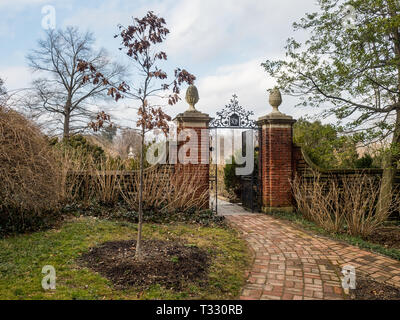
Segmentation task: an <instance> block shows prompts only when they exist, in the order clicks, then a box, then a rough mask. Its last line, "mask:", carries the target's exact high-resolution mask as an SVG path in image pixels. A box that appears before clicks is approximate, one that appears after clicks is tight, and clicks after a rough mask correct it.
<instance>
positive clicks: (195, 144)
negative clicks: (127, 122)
mask: <svg viewBox="0 0 400 320" xmlns="http://www.w3.org/2000/svg"><path fill="white" fill-rule="evenodd" d="M196 97H197V99H196ZM198 100H199V99H198V93H197V89H196V87H194V86H190V87H189V88H188V91H187V93H186V101H187V102H188V103H189V105H190V108H189V110H187V111H185V112H184V113H180V114H178V115H177V116H176V118H175V119H174V121H175V123H176V125H177V127H178V137H179V134H181V135H182V136H181V138H183V137H185V136H186V134H187V135H188V136H187V137H186V141H178V142H177V153H178V154H177V157H176V159H177V164H176V165H175V169H176V172H179V173H180V174H184V175H189V176H190V175H194V174H196V177H197V179H198V185H199V186H200V188H199V191H198V192H199V193H203V192H207V191H208V190H209V178H210V161H209V156H210V155H209V152H210V139H209V129H208V125H209V123H210V120H211V118H210V117H209V115H208V114H205V113H202V112H200V111H197V110H196V109H195V108H194V105H195V104H196V103H197V101H198ZM185 129H186V130H185ZM182 148H185V149H182ZM189 149H190V150H189ZM186 150H187V151H186ZM180 153H181V154H185V159H179V158H180V157H179V154H180ZM205 207H206V208H209V201H207V204H206V205H205Z"/></svg>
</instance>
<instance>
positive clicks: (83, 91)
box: [27, 27, 125, 138]
mask: <svg viewBox="0 0 400 320" xmlns="http://www.w3.org/2000/svg"><path fill="white" fill-rule="evenodd" d="M94 41H95V39H94V36H93V34H92V33H89V32H86V33H81V32H80V31H79V30H78V29H77V28H76V27H68V28H66V29H65V30H58V31H54V30H52V31H49V32H47V34H46V37H45V39H41V40H39V41H38V48H37V49H35V50H32V52H31V53H30V54H29V55H28V56H27V59H28V63H29V66H30V67H31V68H32V69H33V70H34V71H35V72H38V73H39V76H40V78H38V79H35V80H34V81H33V89H32V90H33V92H32V95H30V99H29V101H28V102H27V106H28V108H29V109H30V111H31V113H32V115H33V116H34V117H36V118H38V119H39V121H40V120H45V121H46V123H47V124H48V125H53V127H54V128H55V129H57V130H60V131H61V130H62V133H63V137H64V138H68V136H69V135H70V134H71V133H74V132H76V131H82V130H84V129H85V128H87V124H88V122H89V121H90V120H92V119H93V118H95V115H96V114H97V112H98V111H99V110H97V107H96V105H95V103H96V102H99V101H101V100H102V99H105V98H106V97H107V94H106V93H107V92H106V90H107V89H106V88H105V87H104V86H103V84H102V83H96V84H95V85H89V84H88V83H85V82H84V81H82V79H83V77H84V75H83V74H82V73H80V72H78V71H77V66H78V63H79V60H85V61H89V62H90V63H91V64H92V65H93V66H95V67H96V69H97V70H98V71H99V72H101V73H102V74H104V75H106V76H107V79H108V80H109V81H110V82H112V81H117V82H118V81H120V77H122V76H123V75H124V72H125V71H124V68H123V67H122V66H120V65H118V64H116V63H113V62H112V61H111V60H110V58H109V57H108V55H107V53H106V51H105V50H104V49H100V50H95V48H94V46H93V45H94Z"/></svg>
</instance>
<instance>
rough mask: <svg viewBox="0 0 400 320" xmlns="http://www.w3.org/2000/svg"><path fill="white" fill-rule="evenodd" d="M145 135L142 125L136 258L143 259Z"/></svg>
mask: <svg viewBox="0 0 400 320" xmlns="http://www.w3.org/2000/svg"><path fill="white" fill-rule="evenodd" d="M144 135H145V128H144V127H142V134H141V146H140V180H139V224H138V234H137V241H136V254H135V258H136V259H138V260H140V259H142V256H143V255H142V225H143V182H144Z"/></svg>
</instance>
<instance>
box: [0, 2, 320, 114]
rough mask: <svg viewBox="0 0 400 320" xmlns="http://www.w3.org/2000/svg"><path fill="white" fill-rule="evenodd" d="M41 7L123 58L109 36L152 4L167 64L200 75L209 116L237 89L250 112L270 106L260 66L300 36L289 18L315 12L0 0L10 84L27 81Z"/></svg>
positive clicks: (292, 5)
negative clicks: (161, 24)
mask: <svg viewBox="0 0 400 320" xmlns="http://www.w3.org/2000/svg"><path fill="white" fill-rule="evenodd" d="M46 5H52V6H54V8H55V10H56V26H57V28H64V27H65V26H70V25H73V26H78V27H79V28H80V29H81V30H82V31H86V30H89V31H92V32H93V33H94V35H95V37H96V39H97V43H96V46H98V47H105V48H106V49H107V50H108V52H109V54H110V55H111V56H112V57H113V58H115V59H121V61H123V59H124V58H123V56H122V55H123V54H122V53H121V52H120V51H119V50H118V49H117V48H118V45H119V42H118V40H117V39H114V38H113V35H114V34H115V33H116V32H117V31H118V29H117V25H118V24H119V23H121V24H124V25H127V24H128V23H129V22H130V21H131V19H132V17H142V16H144V15H145V13H146V12H147V11H148V10H153V11H154V12H155V13H156V14H158V15H160V16H162V17H164V18H165V19H166V22H167V27H168V28H169V30H170V34H169V35H168V38H167V41H166V43H165V45H166V48H165V50H166V52H167V54H168V57H169V60H168V63H167V66H166V69H168V70H169V69H172V68H173V67H181V68H185V69H187V70H188V71H189V72H191V73H193V74H195V75H196V77H197V81H196V85H197V87H198V89H199V94H200V101H199V103H198V105H197V106H196V108H197V109H198V110H200V111H202V112H206V113H209V114H210V115H211V116H214V115H215V111H217V110H220V109H222V108H223V107H224V105H225V104H227V103H228V102H229V99H230V97H231V96H232V94H234V93H236V94H237V95H238V97H239V102H240V104H241V105H242V106H244V107H245V108H246V109H248V110H252V111H254V113H255V118H258V117H259V116H262V115H265V114H267V113H269V112H270V111H271V108H270V107H269V105H268V96H267V91H266V90H267V89H268V88H272V87H273V86H274V80H273V79H271V78H269V77H268V76H267V74H266V73H265V71H264V70H263V68H262V67H261V66H260V64H261V63H262V62H264V61H265V60H266V59H275V58H283V57H284V54H285V51H284V45H285V43H286V39H287V38H288V37H292V36H296V37H297V35H296V34H294V33H293V31H292V23H293V22H294V21H298V20H299V19H300V18H301V17H303V16H304V14H305V13H306V12H313V11H315V10H316V6H315V0H302V1H299V0H217V1H216V0H151V1H149V0H146V1H144V0H129V1H127V0H125V1H119V0H108V1H106V0H89V1H82V0H53V1H52V0H0V12H1V19H0V42H1V44H2V45H1V50H0V77H2V78H3V79H4V80H5V82H6V87H7V88H8V89H17V88H22V87H29V83H30V81H31V72H30V71H29V69H28V68H27V66H26V60H25V56H26V55H27V53H28V52H29V50H30V49H33V48H35V47H36V42H37V40H38V39H39V38H41V37H43V36H44V30H43V28H42V26H41V22H42V19H43V16H44V15H43V14H42V8H43V7H44V6H46ZM301 36H302V35H298V37H301ZM111 103H112V102H111ZM125 104H126V102H122V103H119V104H117V105H115V108H114V109H117V110H118V111H117V112H116V113H115V116H116V117H117V118H119V119H121V120H123V121H128V120H134V118H135V111H129V110H128V111H127V110H126V109H125V107H124V105H125ZM294 104H295V100H294V99H293V98H291V97H284V102H283V105H282V106H281V107H280V109H281V111H283V112H284V113H287V114H290V115H292V116H294V117H296V118H299V117H300V116H301V115H303V114H304V113H306V112H307V111H306V110H303V109H295V108H294V107H293V105H294ZM186 108H187V105H186V103H185V102H180V103H179V104H178V105H177V106H174V107H171V108H170V109H169V113H170V114H171V115H172V116H174V115H176V114H177V113H178V112H183V111H184V110H185V109H186Z"/></svg>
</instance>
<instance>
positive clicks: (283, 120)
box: [257, 112, 297, 126]
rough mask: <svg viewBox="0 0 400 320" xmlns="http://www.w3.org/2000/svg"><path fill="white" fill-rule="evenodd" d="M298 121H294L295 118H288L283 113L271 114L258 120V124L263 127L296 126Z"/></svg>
mask: <svg viewBox="0 0 400 320" xmlns="http://www.w3.org/2000/svg"><path fill="white" fill-rule="evenodd" d="M296 122H297V120H295V119H293V117H291V116H288V115H286V114H283V113H276V112H274V113H270V114H268V115H266V116H263V117H261V118H258V121H257V124H258V125H259V126H262V125H263V124H290V125H292V124H294V123H296Z"/></svg>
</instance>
